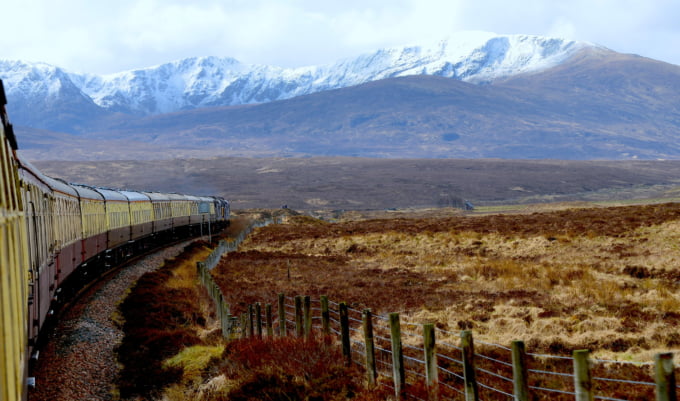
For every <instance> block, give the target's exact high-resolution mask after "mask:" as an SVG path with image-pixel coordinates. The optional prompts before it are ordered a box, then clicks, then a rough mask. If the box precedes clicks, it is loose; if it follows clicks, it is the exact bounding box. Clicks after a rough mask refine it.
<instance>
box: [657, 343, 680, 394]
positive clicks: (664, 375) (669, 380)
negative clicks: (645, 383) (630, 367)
mask: <svg viewBox="0 0 680 401" xmlns="http://www.w3.org/2000/svg"><path fill="white" fill-rule="evenodd" d="M654 368H655V369H654V370H655V373H656V401H676V400H677V399H678V398H677V395H676V391H677V390H676V388H675V367H674V366H673V354H672V353H670V352H667V353H663V354H656V355H654Z"/></svg>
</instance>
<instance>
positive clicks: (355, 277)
mask: <svg viewBox="0 0 680 401" xmlns="http://www.w3.org/2000/svg"><path fill="white" fill-rule="evenodd" d="M678 228H680V206H679V205H676V204H664V205H652V206H630V207H617V208H591V209H574V210H564V211H555V212H549V213H533V214H517V215H492V216H483V217H463V216H460V217H451V218H445V219H387V220H385V219H383V220H369V221H361V222H347V223H337V224H329V223H324V222H321V221H319V220H315V219H310V218H306V217H296V218H293V219H292V220H291V224H283V225H277V226H269V227H266V228H263V229H260V230H259V231H258V232H256V233H255V234H254V235H253V236H252V237H251V239H250V240H248V241H246V242H245V243H244V244H243V245H242V247H241V251H240V252H236V253H232V254H229V255H228V256H227V257H225V258H223V261H222V264H221V265H220V266H218V268H216V270H215V275H216V279H217V280H218V282H219V283H220V284H221V286H222V288H223V291H224V293H225V294H226V295H227V297H229V298H230V299H229V300H228V302H230V303H231V304H232V309H233V310H232V313H234V314H237V313H239V312H240V311H243V307H244V306H245V305H247V304H248V303H253V302H271V303H275V298H276V294H278V293H280V292H284V293H286V294H288V295H298V294H303V295H310V296H312V297H318V296H320V295H328V296H329V298H331V299H333V300H335V301H346V302H348V303H349V304H351V305H354V306H355V307H356V308H358V309H360V308H364V307H368V308H371V309H373V311H374V312H376V313H387V312H393V311H400V312H403V313H404V314H405V316H406V319H407V320H409V321H412V322H423V321H435V322H437V325H438V326H439V327H440V328H443V329H444V330H450V331H456V330H460V329H472V330H473V331H474V332H475V335H476V336H478V337H479V338H481V339H483V340H485V341H490V342H495V343H499V344H504V345H508V344H509V343H510V342H511V341H512V340H514V339H522V340H524V341H525V342H526V343H527V346H528V348H529V349H530V350H531V351H532V352H547V353H553V354H555V353H557V354H568V353H570V352H571V350H573V349H578V348H588V349H591V350H593V351H595V353H596V355H598V356H599V357H607V358H621V359H640V360H645V361H650V360H651V355H652V353H653V352H655V351H657V350H661V349H663V350H668V349H673V348H678V347H680V336H678V334H677V330H676V327H677V324H679V323H680V313H678V312H677V311H678V310H680V297H678V294H677V292H678V291H677V290H678V284H677V282H678V278H679V277H680V273H678V270H677V268H676V265H677V263H678V261H679V260H680V249H679V248H678V247H677V246H676V245H675V244H677V242H678V239H680V238H678V237H679V236H680V234H678V232H679V230H678Z"/></svg>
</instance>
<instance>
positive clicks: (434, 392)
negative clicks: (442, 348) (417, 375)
mask: <svg viewBox="0 0 680 401" xmlns="http://www.w3.org/2000/svg"><path fill="white" fill-rule="evenodd" d="M423 348H424V351H425V380H426V383H427V395H428V397H427V398H428V400H432V401H436V400H438V399H439V367H438V366H437V346H436V343H435V338H434V324H432V323H428V324H424V325H423Z"/></svg>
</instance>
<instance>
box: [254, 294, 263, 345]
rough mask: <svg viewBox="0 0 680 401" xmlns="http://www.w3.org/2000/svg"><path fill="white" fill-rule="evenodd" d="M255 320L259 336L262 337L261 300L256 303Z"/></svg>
mask: <svg viewBox="0 0 680 401" xmlns="http://www.w3.org/2000/svg"><path fill="white" fill-rule="evenodd" d="M255 322H256V327H257V338H262V306H261V305H260V303H259V302H257V303H255Z"/></svg>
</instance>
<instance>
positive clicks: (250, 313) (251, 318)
mask: <svg viewBox="0 0 680 401" xmlns="http://www.w3.org/2000/svg"><path fill="white" fill-rule="evenodd" d="M254 314H255V312H254V311H253V304H250V305H248V338H253V337H255V322H254V320H255V319H254V318H255V316H254Z"/></svg>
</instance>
